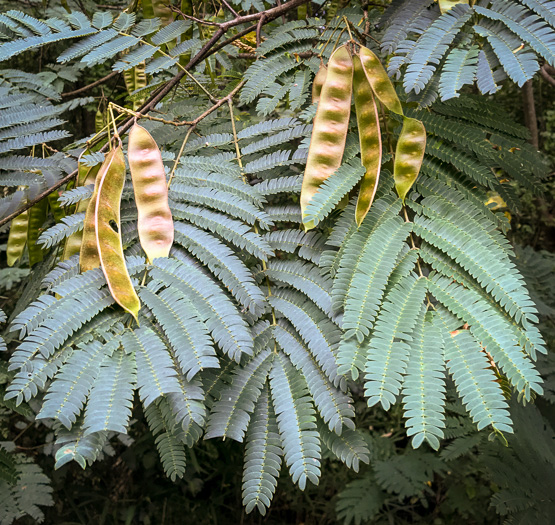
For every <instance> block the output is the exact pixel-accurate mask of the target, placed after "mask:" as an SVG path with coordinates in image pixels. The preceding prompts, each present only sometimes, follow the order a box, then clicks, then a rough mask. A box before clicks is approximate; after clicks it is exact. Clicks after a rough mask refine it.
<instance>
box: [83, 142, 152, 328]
mask: <svg viewBox="0 0 555 525" xmlns="http://www.w3.org/2000/svg"><path fill="white" fill-rule="evenodd" d="M110 153H111V155H109V156H108V157H107V158H106V160H107V161H108V160H109V165H108V167H107V169H104V165H102V168H101V169H100V172H99V174H98V191H97V195H96V199H95V201H96V202H95V208H94V229H95V234H96V245H97V247H98V255H99V257H100V265H101V267H102V271H103V272H104V277H106V282H107V283H108V288H109V289H110V293H111V294H112V297H113V298H114V299H115V301H116V302H117V303H118V304H119V305H120V306H121V307H122V308H123V309H124V310H126V311H128V312H129V313H130V314H131V315H133V317H134V318H135V320H136V321H137V323H138V318H137V316H138V314H139V309H140V307H141V303H140V302H139V297H138V296H137V294H136V292H135V288H134V287H133V283H132V282H131V278H130V277H129V273H128V272H127V266H126V265H125V258H124V256H123V245H122V242H121V233H120V230H121V228H120V204H121V194H122V192H123V185H124V183H125V159H124V157H123V151H122V149H121V145H120V146H118V147H117V148H115V149H114V150H113V151H112V152H110ZM105 163H106V161H105ZM92 202H94V201H92Z"/></svg>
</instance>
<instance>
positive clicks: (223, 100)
mask: <svg viewBox="0 0 555 525" xmlns="http://www.w3.org/2000/svg"><path fill="white" fill-rule="evenodd" d="M244 85H245V81H243V82H241V83H239V84H237V86H235V87H234V88H233V90H232V91H231V92H230V93H229V94H228V95H226V96H225V97H223V98H221V99H220V100H218V101H217V102H216V103H215V104H214V105H213V106H212V107H210V108H208V109H207V110H206V111H205V112H204V113H202V114H201V115H199V116H198V117H197V118H196V119H195V120H193V121H192V122H190V123H189V125H190V126H191V127H190V128H189V129H188V130H187V134H186V135H185V138H184V139H183V142H182V144H181V147H180V148H179V152H178V154H177V155H176V157H175V161H174V163H173V166H172V169H171V171H170V177H169V180H168V188H169V187H170V184H171V183H172V180H173V176H174V174H175V170H176V168H177V165H178V163H179V159H180V158H181V155H182V153H183V150H184V149H185V145H186V144H187V141H188V140H189V137H190V136H191V133H192V132H193V130H194V129H195V128H196V126H197V124H198V123H199V122H200V121H201V120H203V119H205V118H206V117H207V116H208V115H210V114H211V113H213V112H214V111H216V110H217V109H218V108H219V107H221V106H223V105H224V104H225V103H226V102H230V101H231V99H232V98H233V96H234V95H236V94H237V93H238V92H239V90H240V89H241V88H242V87H243V86H244Z"/></svg>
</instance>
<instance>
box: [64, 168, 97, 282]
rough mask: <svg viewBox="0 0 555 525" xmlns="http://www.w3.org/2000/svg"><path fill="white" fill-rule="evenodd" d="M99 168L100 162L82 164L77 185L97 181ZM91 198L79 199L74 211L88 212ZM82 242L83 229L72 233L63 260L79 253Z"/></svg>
mask: <svg viewBox="0 0 555 525" xmlns="http://www.w3.org/2000/svg"><path fill="white" fill-rule="evenodd" d="M99 170H100V164H97V165H96V166H84V165H83V164H80V165H79V173H78V176H77V186H78V187H79V186H88V185H89V184H94V183H95V182H96V176H97V175H98V172H99ZM91 200H92V197H91V198H90V199H83V200H82V201H79V202H78V203H77V206H76V207H75V212H74V213H82V212H86V211H87V209H88V207H89V204H90V201H91ZM85 222H86V219H85ZM91 239H93V240H94V236H92V237H91ZM82 242H83V230H81V231H77V232H75V233H72V234H71V235H70V236H69V237H68V238H67V239H66V243H65V245H64V252H63V254H62V261H65V260H66V259H69V258H70V257H72V256H73V255H75V254H76V253H79V252H80V251H81V244H82ZM95 245H96V241H95ZM88 269H90V268H88ZM81 270H82V271H84V270H83V265H81Z"/></svg>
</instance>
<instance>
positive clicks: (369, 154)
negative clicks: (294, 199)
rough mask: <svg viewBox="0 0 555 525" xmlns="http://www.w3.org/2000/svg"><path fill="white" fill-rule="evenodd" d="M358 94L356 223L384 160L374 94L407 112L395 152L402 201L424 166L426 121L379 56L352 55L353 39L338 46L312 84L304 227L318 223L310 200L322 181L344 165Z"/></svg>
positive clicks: (371, 195) (391, 108)
mask: <svg viewBox="0 0 555 525" xmlns="http://www.w3.org/2000/svg"><path fill="white" fill-rule="evenodd" d="M353 94H354V102H355V110H356V116H357V125H358V133H359V140H360V152H361V163H362V165H363V166H364V168H365V169H366V172H365V174H364V176H363V178H362V180H361V182H360V185H359V195H358V201H357V206H356V214H355V218H356V222H357V224H358V225H359V226H360V225H361V224H362V221H363V220H364V217H366V214H367V213H368V211H369V210H370V207H371V205H372V201H373V200H374V195H375V194H376V189H377V186H378V181H379V177H380V169H381V163H382V140H381V133H380V124H379V116H378V106H377V103H376V99H377V100H378V101H379V103H380V104H381V105H382V106H383V107H384V108H386V109H387V110H389V111H391V112H393V113H396V114H398V115H400V116H402V117H403V127H402V130H401V134H400V136H399V139H398V140H397V147H396V151H395V160H394V170H393V176H394V179H395V188H396V190H397V193H398V195H399V197H400V198H401V199H402V200H403V201H404V200H405V197H406V196H407V193H408V191H409V190H410V188H411V187H412V185H413V184H414V182H415V180H416V177H417V176H418V173H419V171H420V167H421V166H422V160H423V158H424V150H425V148H426V130H425V129H424V125H423V124H422V122H420V121H419V120H416V119H412V118H409V117H406V116H405V115H404V114H403V108H402V105H401V102H400V100H399V97H398V96H397V93H396V92H395V88H394V87H393V84H392V83H391V80H390V79H389V77H388V75H387V72H386V71H385V69H384V67H383V66H382V64H381V62H380V60H379V59H378V57H377V56H376V55H375V54H374V53H373V52H372V51H370V50H369V49H367V48H366V47H364V46H360V49H359V51H358V52H357V53H355V54H353V53H352V52H351V50H350V47H349V44H346V45H343V46H341V47H338V48H337V49H336V50H335V51H334V52H333V53H332V55H331V57H330V60H329V62H328V65H327V67H326V66H325V65H324V64H322V65H321V67H320V70H319V71H318V73H317V75H316V77H315V79H314V84H313V87H312V100H313V102H317V103H318V109H317V111H316V115H315V117H314V127H313V131H312V137H311V139H310V147H309V150H308V158H307V163H306V169H305V173H304V177H303V185H302V190H301V211H302V214H303V224H304V226H305V228H306V229H307V230H308V229H311V228H313V227H314V223H313V222H312V221H311V220H310V218H308V217H307V216H306V213H305V212H306V208H307V206H308V203H309V202H310V200H311V199H312V197H313V196H314V194H315V193H316V192H318V190H319V188H320V186H321V185H322V184H323V183H324V181H325V180H326V179H327V178H328V177H329V176H330V175H332V173H334V172H335V171H336V170H337V169H338V168H339V166H340V165H341V162H342V158H343V153H344V150H345V142H346V139H347V132H348V129H349V118H350V116H351V99H352V98H353Z"/></svg>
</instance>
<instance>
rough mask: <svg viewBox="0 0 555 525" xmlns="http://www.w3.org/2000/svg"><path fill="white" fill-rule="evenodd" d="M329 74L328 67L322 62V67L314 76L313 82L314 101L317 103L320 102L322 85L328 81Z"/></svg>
mask: <svg viewBox="0 0 555 525" xmlns="http://www.w3.org/2000/svg"><path fill="white" fill-rule="evenodd" d="M327 75H328V68H327V67H326V65H325V64H324V63H323V62H322V63H321V64H320V69H319V70H318V73H316V76H315V77H314V82H313V83H312V103H313V104H316V103H317V102H320V95H321V94H322V86H323V85H324V82H325V81H326V76H327Z"/></svg>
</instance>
